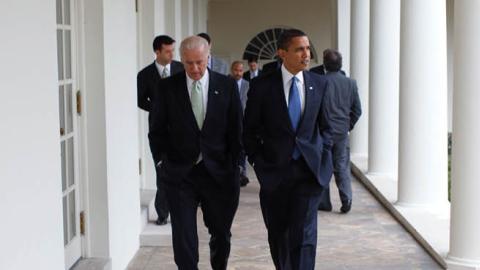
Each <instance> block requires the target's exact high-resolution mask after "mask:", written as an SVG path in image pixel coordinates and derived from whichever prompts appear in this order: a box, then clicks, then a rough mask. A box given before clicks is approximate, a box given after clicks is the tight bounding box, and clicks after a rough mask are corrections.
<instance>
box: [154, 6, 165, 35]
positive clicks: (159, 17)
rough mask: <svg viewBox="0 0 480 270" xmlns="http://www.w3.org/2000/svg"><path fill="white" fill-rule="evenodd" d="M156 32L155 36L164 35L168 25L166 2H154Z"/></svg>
mask: <svg viewBox="0 0 480 270" xmlns="http://www.w3.org/2000/svg"><path fill="white" fill-rule="evenodd" d="M153 8H154V31H155V36H158V35H164V34H165V31H166V28H167V23H166V21H165V16H166V12H165V0H154V7H153Z"/></svg>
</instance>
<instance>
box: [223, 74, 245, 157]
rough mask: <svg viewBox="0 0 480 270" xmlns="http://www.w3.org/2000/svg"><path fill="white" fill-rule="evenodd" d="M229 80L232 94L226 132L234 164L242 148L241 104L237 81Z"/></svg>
mask: <svg viewBox="0 0 480 270" xmlns="http://www.w3.org/2000/svg"><path fill="white" fill-rule="evenodd" d="M229 82H230V85H231V86H230V89H231V90H232V96H231V99H230V106H229V115H228V123H229V132H228V134H227V136H228V141H229V144H230V151H231V154H232V157H233V159H234V162H235V164H237V161H238V159H239V157H240V151H241V149H242V119H243V114H242V104H241V102H240V96H239V94H238V85H237V83H236V82H235V81H234V80H233V79H231V80H229Z"/></svg>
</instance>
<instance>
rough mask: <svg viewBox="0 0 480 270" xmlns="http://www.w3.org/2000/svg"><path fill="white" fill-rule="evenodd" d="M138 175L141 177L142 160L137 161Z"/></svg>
mask: <svg viewBox="0 0 480 270" xmlns="http://www.w3.org/2000/svg"><path fill="white" fill-rule="evenodd" d="M138 174H139V175H142V159H141V158H139V159H138Z"/></svg>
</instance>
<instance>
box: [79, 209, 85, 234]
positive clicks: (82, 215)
mask: <svg viewBox="0 0 480 270" xmlns="http://www.w3.org/2000/svg"><path fill="white" fill-rule="evenodd" d="M80 234H81V235H85V212H84V211H82V212H80Z"/></svg>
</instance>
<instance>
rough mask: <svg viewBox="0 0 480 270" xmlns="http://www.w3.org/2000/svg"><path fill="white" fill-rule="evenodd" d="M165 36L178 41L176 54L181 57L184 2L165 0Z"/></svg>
mask: <svg viewBox="0 0 480 270" xmlns="http://www.w3.org/2000/svg"><path fill="white" fill-rule="evenodd" d="M165 34H167V35H169V36H171V37H172V38H173V39H175V41H177V46H175V54H176V55H177V56H179V50H178V49H179V47H180V42H182V39H183V38H184V37H183V35H182V2H181V1H178V0H165Z"/></svg>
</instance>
